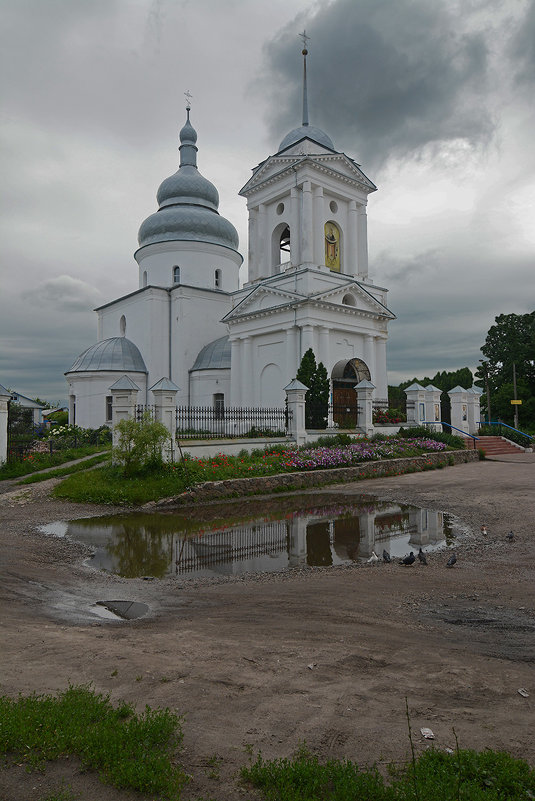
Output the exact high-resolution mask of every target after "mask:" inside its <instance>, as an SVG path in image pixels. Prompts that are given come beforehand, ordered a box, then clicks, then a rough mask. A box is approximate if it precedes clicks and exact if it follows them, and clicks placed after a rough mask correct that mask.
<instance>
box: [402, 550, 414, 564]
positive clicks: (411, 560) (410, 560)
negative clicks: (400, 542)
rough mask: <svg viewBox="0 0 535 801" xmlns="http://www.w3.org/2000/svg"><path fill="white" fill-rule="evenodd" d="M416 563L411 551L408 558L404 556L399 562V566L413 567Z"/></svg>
mask: <svg viewBox="0 0 535 801" xmlns="http://www.w3.org/2000/svg"><path fill="white" fill-rule="evenodd" d="M415 562H416V557H415V555H414V554H413V552H412V551H411V552H410V554H409V555H408V556H404V557H403V559H402V560H401V562H400V565H413V564H414V563H415Z"/></svg>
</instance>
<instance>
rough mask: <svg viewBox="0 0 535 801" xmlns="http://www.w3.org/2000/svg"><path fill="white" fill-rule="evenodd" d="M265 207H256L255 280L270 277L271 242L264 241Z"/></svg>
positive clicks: (263, 205) (261, 205)
mask: <svg viewBox="0 0 535 801" xmlns="http://www.w3.org/2000/svg"><path fill="white" fill-rule="evenodd" d="M266 218H267V212H266V205H265V203H261V204H260V205H259V207H258V218H257V222H256V233H257V235H256V242H255V244H256V245H257V248H256V252H257V254H258V262H257V264H258V268H257V272H256V277H257V278H267V276H268V275H270V270H269V267H270V266H271V265H270V262H271V242H267V241H266Z"/></svg>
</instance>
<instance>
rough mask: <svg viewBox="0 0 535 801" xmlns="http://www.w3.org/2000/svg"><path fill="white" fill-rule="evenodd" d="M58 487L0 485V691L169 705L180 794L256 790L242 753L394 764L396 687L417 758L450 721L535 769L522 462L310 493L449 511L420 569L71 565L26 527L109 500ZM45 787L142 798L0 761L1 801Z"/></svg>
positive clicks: (449, 734) (534, 679)
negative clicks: (264, 570)
mask: <svg viewBox="0 0 535 801" xmlns="http://www.w3.org/2000/svg"><path fill="white" fill-rule="evenodd" d="M56 481H57V480H55V479H51V480H49V481H46V482H43V483H41V484H34V485H29V486H27V487H19V488H13V487H11V488H8V489H7V491H5V492H4V493H3V494H1V495H0V559H1V569H2V582H1V584H0V604H1V609H2V615H1V632H2V637H1V641H2V670H1V672H0V690H1V692H2V694H7V695H10V696H16V695H17V693H18V692H22V693H28V692H32V691H36V692H39V693H45V692H55V691H56V690H61V689H63V688H65V687H66V686H67V684H68V682H69V681H70V682H72V683H76V684H77V683H88V682H92V683H93V685H94V686H95V688H96V689H97V690H98V691H101V692H106V693H110V694H111V697H112V699H113V700H117V699H119V698H124V699H126V700H128V701H131V702H133V703H135V704H136V705H137V706H138V708H139V709H140V710H141V709H143V708H144V706H145V704H150V705H151V706H169V707H171V708H173V709H177V710H178V711H179V712H180V713H183V714H185V721H184V732H185V737H184V748H183V751H182V754H181V757H180V759H181V762H182V764H183V765H184V767H185V769H186V770H187V771H188V773H190V774H191V775H192V776H193V781H192V782H191V784H190V786H189V787H188V789H187V791H186V792H185V794H184V798H185V799H192V800H193V799H199V798H213V799H217V801H233V800H234V799H238V798H240V799H241V798H244V797H247V798H251V799H253V798H256V797H257V796H256V795H255V794H254V793H253V792H250V791H249V790H248V789H247V790H244V789H243V788H242V787H240V786H239V783H238V781H237V778H236V772H237V771H238V770H239V767H240V766H241V765H243V764H244V763H245V762H246V761H247V759H248V756H247V752H248V751H249V750H251V749H252V751H253V753H256V752H257V751H259V750H261V751H262V753H263V755H264V756H265V757H275V756H288V755H290V754H291V753H292V752H293V751H294V750H295V748H296V747H297V746H298V745H299V743H301V742H302V741H303V740H306V742H307V745H308V746H309V747H310V748H311V749H312V750H313V751H314V752H315V753H317V754H318V755H319V756H320V757H324V758H325V757H349V758H351V759H354V760H356V761H357V762H359V763H360V764H365V763H373V762H378V763H379V764H384V763H386V762H388V761H390V760H398V761H399V760H404V759H406V758H407V755H408V746H409V742H408V738H407V729H406V719H405V698H407V700H408V704H409V708H410V713H411V722H412V726H413V729H414V731H415V732H416V743H415V744H416V749H417V751H421V750H422V749H424V748H426V747H428V746H429V742H428V741H426V740H423V738H421V737H420V735H419V730H420V727H422V726H428V727H430V728H431V729H432V730H433V731H434V733H435V741H434V745H435V747H438V748H444V747H451V746H452V745H453V746H454V744H455V738H454V734H453V729H455V733H456V735H457V736H458V738H459V742H460V745H461V746H462V747H473V748H477V749H483V748H485V747H491V748H498V749H503V750H507V751H509V752H511V753H512V754H513V755H515V756H519V757H523V758H526V759H528V760H529V761H530V762H531V764H535V737H534V735H533V732H534V731H535V715H534V700H535V598H534V589H533V588H534V587H535V581H534V579H535V576H534V567H533V566H534V557H535V532H534V519H535V454H518V455H514V456H508V457H500V458H497V459H493V460H487V461H484V462H477V463H471V464H465V465H459V466H456V467H448V468H445V469H443V470H440V471H433V472H426V473H415V474H410V475H404V476H396V477H391V478H382V479H376V480H366V481H360V482H358V483H354V484H345V485H337V486H335V487H333V486H330V487H328V488H325V490H321V489H314V490H310V491H309V492H308V494H310V495H311V496H313V497H314V498H315V499H317V502H318V503H321V499H322V497H323V498H324V497H325V496H326V495H329V496H332V495H333V494H336V493H339V494H343V495H344V496H347V495H351V496H355V497H357V496H360V495H362V494H367V495H373V496H376V497H378V498H379V499H382V500H392V501H400V502H404V503H414V504H415V505H418V506H422V507H427V508H432V509H438V510H442V511H447V512H451V513H453V514H456V515H457V516H458V517H459V518H460V519H461V520H462V521H463V522H464V523H465V524H466V525H467V526H468V527H469V528H471V530H472V532H473V536H471V537H468V538H467V539H466V540H465V541H464V542H463V544H461V545H460V546H459V547H458V548H457V549H456V550H457V555H458V563H457V565H456V566H455V568H454V569H453V570H448V569H446V567H445V561H446V559H445V555H444V553H440V552H438V553H433V554H430V555H429V557H428V560H429V566H428V567H427V568H424V567H420V566H414V567H412V568H402V567H400V566H399V565H397V564H392V565H382V564H381V565H378V566H377V567H375V568H367V567H365V566H354V567H353V566H351V567H341V568H328V569H325V568H320V569H305V570H298V571H292V572H288V573H282V574H271V575H267V576H262V577H259V576H250V577H236V578H234V579H232V580H226V581H224V582H213V581H204V580H195V581H180V582H177V581H176V580H173V579H166V580H162V581H150V582H147V581H143V580H141V579H122V578H118V577H114V576H109V575H106V574H103V573H101V572H97V571H93V570H90V569H89V568H87V567H86V566H84V558H85V557H86V556H87V555H88V549H87V548H86V547H85V546H82V545H80V544H76V543H71V542H69V541H67V540H65V539H58V538H55V537H51V536H45V535H43V534H42V533H40V532H39V530H38V527H39V526H40V525H43V524H46V523H51V522H54V521H58V520H64V521H65V520H70V519H73V518H80V517H89V516H94V515H98V514H110V513H111V512H113V511H119V510H113V509H110V507H94V506H89V505H83V506H82V505H78V504H70V503H64V502H60V501H55V500H53V499H51V498H50V496H49V492H50V488H51V487H52V486H53V485H54V484H55V483H56ZM299 494H300V495H302V494H303V493H302V492H301V493H299ZM274 502H275V503H277V499H276V498H274ZM236 506H237V507H239V502H236ZM196 513H198V512H196V510H195V509H192V511H191V514H193V515H194V514H196ZM482 524H485V525H486V526H487V528H488V533H487V535H486V536H484V537H483V536H482V535H481V533H480V527H481V525H482ZM510 530H513V531H514V534H515V539H514V541H513V542H508V541H507V540H506V534H507V532H508V531H510ZM101 598H107V599H111V598H114V599H131V600H135V601H139V602H142V603H146V604H148V606H149V607H150V613H149V615H147V616H146V617H144V618H141V619H139V620H134V621H130V622H123V623H117V622H115V621H106V620H98V619H96V618H95V615H94V613H91V611H90V610H91V608H92V605H93V604H94V603H95V601H96V600H98V599H101ZM521 688H525V689H526V690H527V691H528V693H529V696H528V697H527V698H525V697H523V696H521V695H520V694H519V693H518V690H519V689H521ZM216 756H217V757H220V758H221V762H218V763H217V765H218V766H217V767H216V768H214V758H215V757H216ZM62 778H63V779H64V780H65V781H66V782H67V783H68V784H70V786H72V788H73V790H74V791H75V792H77V793H79V798H80V799H82V801H85V799H95V798H99V799H101V800H102V801H118V800H119V799H123V801H133V799H137V800H138V801H140V799H144V798H146V799H148V798H149V797H148V796H143V795H139V794H132V793H126V792H119V791H116V790H114V789H113V788H108V787H105V786H104V785H100V783H99V781H98V778H97V777H96V776H94V775H93V774H91V773H81V772H80V771H79V766H78V765H77V764H76V761H75V760H63V761H61V763H58V764H56V765H52V766H49V767H48V769H47V770H46V772H45V773H43V774H36V773H33V774H28V773H26V772H25V771H24V770H23V769H22V768H19V767H17V766H11V767H6V766H5V767H4V768H3V770H2V771H1V772H0V799H1V801H4V799H5V801H7V800H8V799H9V801H22V799H24V801H36V800H37V799H42V798H44V797H45V796H46V794H47V793H49V792H51V791H52V790H54V789H56V788H57V786H58V782H59V781H60V779H62Z"/></svg>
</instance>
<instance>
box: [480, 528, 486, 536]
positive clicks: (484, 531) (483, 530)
mask: <svg viewBox="0 0 535 801" xmlns="http://www.w3.org/2000/svg"><path fill="white" fill-rule="evenodd" d="M481 533H482V534H483V536H484V537H486V536H487V527H486V526H485V525H483V526H481Z"/></svg>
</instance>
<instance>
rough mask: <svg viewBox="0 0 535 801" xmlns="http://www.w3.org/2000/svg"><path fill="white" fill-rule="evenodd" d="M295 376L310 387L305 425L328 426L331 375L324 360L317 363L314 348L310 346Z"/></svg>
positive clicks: (307, 395)
mask: <svg viewBox="0 0 535 801" xmlns="http://www.w3.org/2000/svg"><path fill="white" fill-rule="evenodd" d="M295 377H296V378H297V380H298V381H301V383H302V384H304V385H305V386H306V387H308V390H307V393H306V395H305V426H306V427H307V428H316V429H318V428H319V429H324V428H327V417H328V413H329V376H328V374H327V370H326V369H325V365H324V364H323V363H322V362H320V363H319V364H316V357H315V356H314V351H313V350H312V348H309V349H308V350H307V352H306V353H305V354H304V356H303V358H302V359H301V364H300V365H299V369H298V371H297V374H296V376H295Z"/></svg>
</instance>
